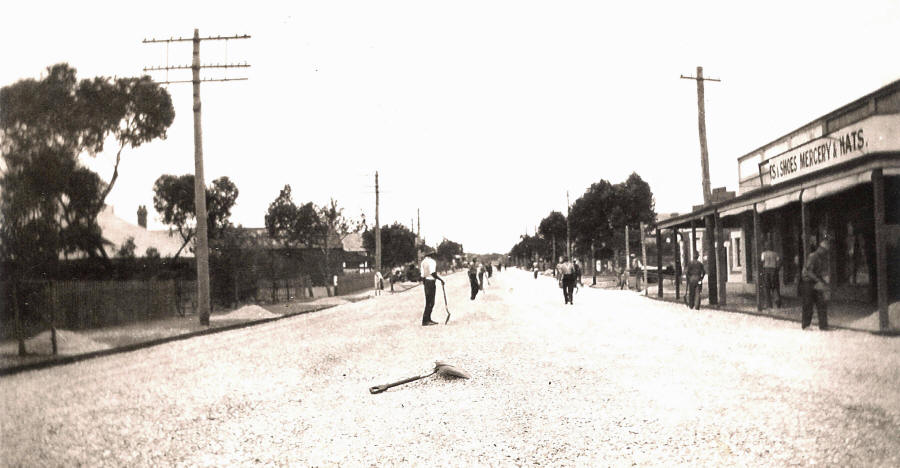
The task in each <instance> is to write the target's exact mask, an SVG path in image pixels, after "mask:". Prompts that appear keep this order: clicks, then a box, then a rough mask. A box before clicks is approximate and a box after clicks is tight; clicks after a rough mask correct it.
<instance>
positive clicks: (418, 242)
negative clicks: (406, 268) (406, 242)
mask: <svg viewBox="0 0 900 468" xmlns="http://www.w3.org/2000/svg"><path fill="white" fill-rule="evenodd" d="M421 235H422V218H420V217H419V209H418V208H416V263H421V262H422V253H421V252H420V251H419V246H420V245H422V237H421Z"/></svg>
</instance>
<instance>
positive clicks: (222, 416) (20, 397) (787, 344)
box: [0, 270, 900, 466]
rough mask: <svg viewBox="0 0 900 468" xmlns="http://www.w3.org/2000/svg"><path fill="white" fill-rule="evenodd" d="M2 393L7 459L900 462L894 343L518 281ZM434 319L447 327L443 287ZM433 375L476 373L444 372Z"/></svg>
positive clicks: (382, 300)
mask: <svg viewBox="0 0 900 468" xmlns="http://www.w3.org/2000/svg"><path fill="white" fill-rule="evenodd" d="M490 281H491V285H490V286H488V288H487V291H486V293H485V294H484V295H483V296H480V297H479V298H478V299H477V300H475V301H470V300H469V298H468V294H469V293H468V284H467V278H466V277H465V275H464V274H456V275H453V276H451V277H450V278H449V280H448V284H447V295H448V299H449V301H450V310H451V312H452V314H453V315H452V318H451V321H450V323H449V325H447V326H443V325H441V326H433V327H421V326H420V325H419V322H420V320H421V306H422V302H423V300H422V288H415V289H413V290H410V291H407V292H405V293H401V294H395V295H385V296H381V297H378V298H373V299H370V300H366V301H362V302H357V303H351V304H345V305H341V306H338V307H335V308H332V309H328V310H326V311H322V312H317V313H313V314H308V315H301V316H295V317H290V318H286V319H282V320H278V321H274V322H269V323H266V324H263V325H259V326H254V327H249V328H244V329H240V330H234V331H230V332H224V333H218V334H214V335H209V336H202V337H198V338H194V339H190V340H185V341H177V342H173V343H169V344H165V345H161V346H157V347H153V348H148V349H144V350H140V351H135V352H131V353H124V354H118V355H113V356H108V357H104V358H98V359H93V360H89V361H84V362H79V363H76V364H71V365H66V366H61V367H56V368H51V369H45V370H41V371H34V372H26V373H23V374H18V375H13V376H9V377H4V378H2V379H0V424H2V425H0V429H2V440H3V443H2V446H0V461H2V464H3V465H14V466H15V465H26V466H33V465H67V466H71V465H79V464H84V465H88V466H102V465H110V466H235V465H292V466H327V465H341V466H359V465H379V466H381V465H419V466H426V465H427V466H434V465H444V466H446V465H449V466H471V465H485V464H490V465H535V464H541V465H547V464H549V465H626V464H627V465H631V464H633V463H636V464H638V465H642V466H646V465H666V466H671V465H677V464H683V465H693V466H696V465H706V466H734V465H752V466H784V465H794V464H797V465H810V464H813V463H815V464H819V465H823V464H824V465H843V466H878V465H881V466H900V341H898V339H896V338H885V337H878V336H874V335H869V334H864V333H858V332H851V331H831V332H819V331H801V330H800V329H799V325H797V324H796V323H793V322H785V321H778V320H772V319H768V318H762V317H754V316H747V315H741V314H733V313H726V312H717V311H711V310H701V311H690V310H687V309H686V308H684V307H681V306H678V305H676V304H671V303H662V302H656V301H652V300H648V299H646V298H642V297H639V296H638V295H637V294H636V293H633V292H628V291H604V290H591V289H587V290H581V291H580V292H578V293H577V294H576V295H575V305H563V299H562V293H561V292H560V290H559V289H558V288H557V287H556V284H555V282H554V281H553V280H552V279H550V278H546V277H541V278H538V279H536V280H535V279H533V278H532V277H531V275H530V274H528V273H526V272H521V271H518V270H505V271H503V272H501V273H499V274H496V275H495V276H494V278H492V279H491V280H490ZM437 301H438V305H437V307H436V308H435V318H436V319H439V320H440V321H441V323H443V317H444V313H443V312H444V306H443V300H442V296H441V292H440V288H439V289H438V298H437ZM435 360H443V361H447V362H449V363H451V364H453V365H455V366H458V367H460V368H462V369H464V370H466V371H467V372H469V373H470V374H471V375H472V378H471V379H470V380H444V379H440V378H438V377H436V376H435V377H430V378H427V379H423V380H419V381H417V382H414V383H410V384H407V385H404V386H400V387H396V388H393V389H390V390H388V391H387V392H385V393H383V394H379V395H370V394H369V392H368V388H369V387H370V386H372V385H376V384H381V383H387V382H391V381H394V380H398V379H401V378H404V377H409V376H413V375H417V374H421V373H426V372H428V371H430V369H431V368H432V367H433V366H434V361H435Z"/></svg>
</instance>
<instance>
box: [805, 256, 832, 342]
mask: <svg viewBox="0 0 900 468" xmlns="http://www.w3.org/2000/svg"><path fill="white" fill-rule="evenodd" d="M830 249H831V239H828V238H825V239H824V240H823V241H822V242H821V243H820V244H819V248H818V249H816V251H815V252H813V253H811V254H809V258H807V259H806V264H805V265H803V272H802V273H801V275H800V299H801V301H802V302H803V315H802V317H801V322H800V327H801V328H803V329H804V330H806V329H807V328H809V325H810V324H811V323H812V310H813V306H815V307H816V313H817V314H818V316H819V329H820V330H828V310H827V308H826V307H825V294H826V293H827V291H828V281H826V280H825V276H826V275H827V274H828V251H829V250H830Z"/></svg>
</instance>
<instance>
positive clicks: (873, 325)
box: [584, 275, 900, 336]
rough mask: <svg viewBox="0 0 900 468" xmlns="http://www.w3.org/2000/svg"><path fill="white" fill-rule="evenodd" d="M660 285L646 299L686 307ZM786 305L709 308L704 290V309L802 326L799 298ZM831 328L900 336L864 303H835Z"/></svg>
mask: <svg viewBox="0 0 900 468" xmlns="http://www.w3.org/2000/svg"><path fill="white" fill-rule="evenodd" d="M584 278H585V280H584V282H585V286H586V287H591V288H596V289H618V284H617V283H618V281H617V279H616V278H615V277H614V276H611V275H598V276H597V284H595V285H591V284H590V281H591V279H590V278H589V277H588V276H585V277H584ZM629 285H630V286H631V287H630V288H629V290H634V282H633V279H632V280H631V281H630V282H629ZM656 288H657V286H656V283H652V284H650V285H647V294H646V297H647V298H649V299H653V300H657V301H663V302H674V303H681V304H684V303H685V302H684V300H685V293H684V291H682V294H681V297H679V298H676V297H675V292H674V291H672V290H671V289H670V288H668V287H667V288H665V290H664V292H663V297H659V296H658V295H657V289H656ZM635 293H637V294H641V295H643V293H642V291H635ZM782 299H783V304H782V306H781V307H771V308H763V309H762V310H758V309H757V308H756V296H755V295H744V294H733V293H729V295H728V302H727V303H726V304H718V305H715V306H710V305H709V304H708V301H709V294H708V292H707V291H706V289H705V288H704V290H703V291H702V292H701V307H702V308H711V309H715V310H721V311H724V312H733V313H740V314H748V315H756V316H761V317H770V318H774V319H778V320H786V321H791V322H797V323H798V324H799V323H800V318H801V313H802V308H801V304H800V300H799V299H798V298H797V297H793V296H788V295H784V296H782ZM889 315H890V323H891V324H894V327H898V326H900V303H898V304H893V305H892V307H891V310H890V312H889ZM817 323H818V319H817V317H816V315H815V314H813V326H814V327H815V326H816V325H817ZM828 326H829V327H831V328H840V329H845V330H853V331H861V332H868V333H873V334H876V335H885V336H900V329H898V328H893V329H891V330H888V331H881V330H880V329H879V322H878V311H877V310H876V309H875V307H874V306H872V305H870V304H865V303H860V302H851V301H845V302H837V303H835V302H832V303H830V304H829V306H828Z"/></svg>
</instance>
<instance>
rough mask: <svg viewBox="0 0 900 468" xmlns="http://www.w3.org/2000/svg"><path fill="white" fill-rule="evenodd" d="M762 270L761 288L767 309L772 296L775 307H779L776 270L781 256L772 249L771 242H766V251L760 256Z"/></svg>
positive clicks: (779, 289)
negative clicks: (762, 287)
mask: <svg viewBox="0 0 900 468" xmlns="http://www.w3.org/2000/svg"><path fill="white" fill-rule="evenodd" d="M761 261H762V270H763V286H764V287H765V292H766V301H767V303H768V304H769V309H771V308H772V296H775V307H781V285H780V284H779V283H780V280H779V279H778V270H779V269H780V268H781V256H780V255H778V252H776V251H774V250H773V249H772V242H771V241H769V242H766V250H763V253H762V255H761Z"/></svg>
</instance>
